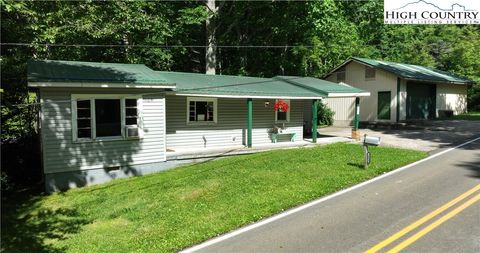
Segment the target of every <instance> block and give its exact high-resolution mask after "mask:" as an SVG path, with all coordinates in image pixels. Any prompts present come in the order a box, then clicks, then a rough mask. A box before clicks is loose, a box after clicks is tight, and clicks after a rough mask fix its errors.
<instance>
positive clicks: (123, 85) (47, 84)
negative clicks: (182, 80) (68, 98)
mask: <svg viewBox="0 0 480 253" xmlns="http://www.w3.org/2000/svg"><path fill="white" fill-rule="evenodd" d="M174 85H175V84H171V85H168V84H164V85H150V84H132V83H84V82H28V87H51V88H137V89H175V86H174Z"/></svg>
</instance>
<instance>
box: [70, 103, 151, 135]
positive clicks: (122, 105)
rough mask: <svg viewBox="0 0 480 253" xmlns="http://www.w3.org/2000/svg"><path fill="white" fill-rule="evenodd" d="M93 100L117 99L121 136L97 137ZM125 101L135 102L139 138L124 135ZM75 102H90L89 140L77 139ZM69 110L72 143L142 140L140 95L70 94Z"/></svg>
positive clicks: (141, 104)
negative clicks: (70, 111) (70, 114)
mask: <svg viewBox="0 0 480 253" xmlns="http://www.w3.org/2000/svg"><path fill="white" fill-rule="evenodd" d="M95 99H119V100H120V123H121V130H120V131H121V135H120V136H109V137H97V131H96V122H95V118H96V115H95ZM125 99H136V100H137V112H138V118H137V126H138V132H139V134H138V135H139V137H134V138H132V137H129V138H127V137H126V134H125V127H126V125H125ZM77 100H90V126H91V135H90V136H91V138H78V126H77ZM71 102H72V106H71V110H72V140H73V141H74V142H92V141H109V140H126V139H141V138H143V99H142V96H141V95H129V94H105V95H102V94H72V95H71Z"/></svg>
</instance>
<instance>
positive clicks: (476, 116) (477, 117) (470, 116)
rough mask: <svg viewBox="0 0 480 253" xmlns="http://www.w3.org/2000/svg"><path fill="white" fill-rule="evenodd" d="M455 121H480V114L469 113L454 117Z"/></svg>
mask: <svg viewBox="0 0 480 253" xmlns="http://www.w3.org/2000/svg"><path fill="white" fill-rule="evenodd" d="M453 119H459V120H480V112H468V113H464V114H460V115H455V116H453Z"/></svg>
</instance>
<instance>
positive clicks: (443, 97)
mask: <svg viewBox="0 0 480 253" xmlns="http://www.w3.org/2000/svg"><path fill="white" fill-rule="evenodd" d="M324 79H325V80H328V81H331V82H337V83H347V84H348V85H351V86H353V87H357V88H359V89H362V90H365V91H368V92H370V94H371V96H369V97H363V98H361V99H360V121H369V122H376V121H386V122H398V121H403V120H417V119H434V118H438V117H445V116H448V115H457V114H460V113H463V112H465V111H466V109H467V88H468V87H469V86H470V85H472V84H473V83H474V82H473V81H471V80H468V79H466V78H463V77H460V76H457V75H454V74H452V73H448V72H444V71H440V70H436V69H432V68H427V67H423V66H418V65H411V64H403V63H396V62H387V61H379V60H371V59H364V58H357V57H352V58H350V59H348V60H346V61H345V62H344V63H342V64H340V65H339V66H337V67H336V68H334V69H333V70H332V71H331V72H329V73H328V74H327V75H325V76H324ZM325 101H326V102H327V104H328V106H329V107H330V108H332V109H333V110H334V111H335V112H336V115H335V120H336V122H335V124H337V125H351V124H352V122H351V119H352V115H353V112H354V99H353V98H344V99H330V98H327V99H326V100H325Z"/></svg>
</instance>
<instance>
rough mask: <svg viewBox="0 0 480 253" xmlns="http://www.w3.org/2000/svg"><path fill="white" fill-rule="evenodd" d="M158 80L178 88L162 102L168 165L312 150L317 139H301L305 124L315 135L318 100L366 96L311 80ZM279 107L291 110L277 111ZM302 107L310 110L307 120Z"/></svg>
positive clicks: (178, 76)
mask: <svg viewBox="0 0 480 253" xmlns="http://www.w3.org/2000/svg"><path fill="white" fill-rule="evenodd" d="M162 74H163V75H164V76H166V77H167V78H168V80H169V81H171V82H173V83H175V84H176V87H177V88H176V90H175V91H173V92H170V93H167V96H166V128H167V131H166V132H167V136H166V138H167V159H181V158H183V157H185V156H187V157H189V158H191V157H196V156H203V157H205V156H208V155H212V154H215V155H221V154H223V153H231V152H234V153H242V152H249V151H248V149H252V150H253V149H257V148H258V149H260V150H263V149H267V150H269V149H272V148H275V147H278V148H288V147H298V146H308V145H315V143H317V142H318V138H317V135H312V137H311V139H304V138H303V132H304V127H305V125H306V124H305V120H306V119H308V120H309V121H310V122H311V124H309V125H310V126H311V132H312V133H316V132H317V123H316V122H317V108H318V102H319V100H321V99H323V98H327V97H357V98H359V97H362V96H369V93H368V92H364V91H363V90H360V89H357V88H353V87H351V86H348V85H343V84H336V83H332V82H328V81H324V80H321V79H316V78H309V77H295V76H277V77H274V78H256V77H241V76H222V75H204V74H192V73H174V72H162ZM278 101H283V102H284V103H287V104H288V107H289V109H288V110H287V111H286V112H281V111H280V110H276V109H275V108H274V107H275V106H274V104H276V103H277V102H278ZM358 101H359V100H358V99H357V105H358ZM304 106H310V107H311V108H312V110H311V115H308V117H304V116H305V115H304V114H303V108H304ZM205 108H207V109H205ZM356 111H357V112H358V110H356ZM356 118H357V122H358V117H356ZM356 125H357V126H358V123H357V124H356ZM309 132H310V131H309Z"/></svg>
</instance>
